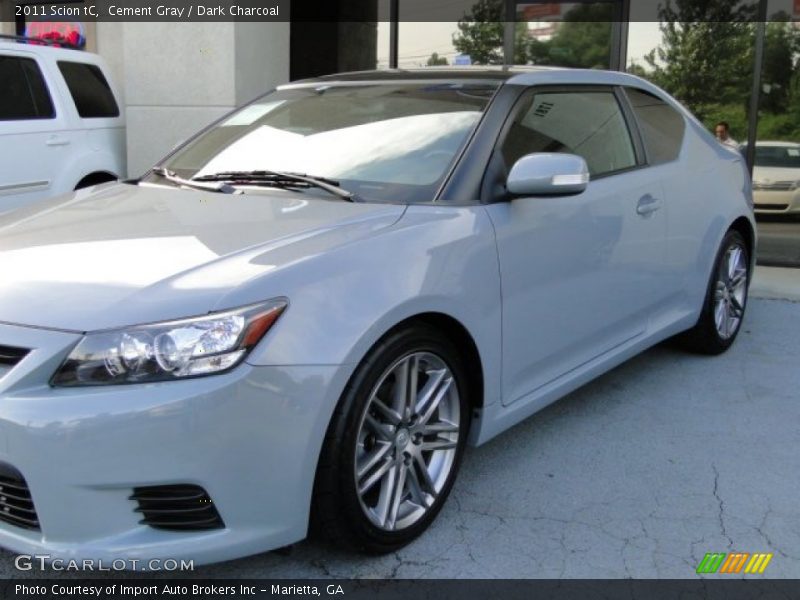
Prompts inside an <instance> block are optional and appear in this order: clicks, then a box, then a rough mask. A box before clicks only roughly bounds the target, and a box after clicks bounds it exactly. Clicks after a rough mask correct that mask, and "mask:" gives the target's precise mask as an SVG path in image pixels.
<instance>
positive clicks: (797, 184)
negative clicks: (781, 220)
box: [753, 142, 800, 214]
mask: <svg viewBox="0 0 800 600" xmlns="http://www.w3.org/2000/svg"><path fill="white" fill-rule="evenodd" d="M753 203H754V204H755V212H757V213H763V214H779V213H783V214H786V213H790V214H800V144H796V143H792V142H757V143H756V159H755V164H754V166H753Z"/></svg>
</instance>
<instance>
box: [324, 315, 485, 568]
mask: <svg viewBox="0 0 800 600" xmlns="http://www.w3.org/2000/svg"><path fill="white" fill-rule="evenodd" d="M420 353H426V354H420ZM410 355H415V356H417V355H422V356H426V355H427V356H435V357H438V358H439V359H441V360H442V361H443V364H445V365H446V367H447V368H448V369H449V371H450V374H451V375H452V384H450V385H451V386H455V390H456V393H457V395H458V398H457V400H455V399H454V398H453V397H452V396H451V395H450V394H451V393H452V392H451V391H448V392H446V394H445V397H446V398H448V400H447V403H448V406H450V405H454V406H458V419H457V420H458V432H457V433H452V432H451V433H448V434H445V436H450V437H451V438H452V437H455V436H457V438H458V439H457V442H453V441H452V440H451V441H450V443H451V444H453V443H455V448H454V450H455V452H454V454H453V452H452V450H446V451H442V452H441V453H440V454H439V455H438V456H441V455H442V454H446V455H447V456H448V457H449V458H448V462H447V463H444V464H448V465H450V466H449V472H447V473H446V474H443V475H440V477H441V478H442V481H444V483H443V486H442V487H441V490H440V491H439V493H438V495H432V496H431V499H430V502H431V503H430V506H429V507H428V508H427V509H424V508H422V507H420V510H424V512H423V513H422V516H421V517H417V519H418V520H416V521H415V522H413V523H411V524H410V525H409V526H407V527H402V528H401V527H397V528H396V529H394V530H387V529H385V528H381V527H379V526H377V525H376V524H375V523H374V522H373V521H372V520H371V519H370V517H369V516H368V512H367V511H368V510H369V508H367V507H366V506H365V505H364V504H362V503H363V502H364V500H363V496H360V495H359V493H358V491H357V488H356V486H357V477H356V465H357V464H358V463H357V460H359V459H358V458H357V452H361V453H362V454H361V456H362V458H361V459H360V460H362V461H363V460H365V459H364V456H365V454H366V450H365V447H366V441H364V439H363V436H364V432H365V431H367V429H369V426H368V425H367V424H366V421H365V415H366V413H367V412H368V411H367V409H368V406H370V407H373V404H372V402H371V397H372V395H373V392H376V393H379V392H380V390H382V389H383V388H380V387H377V386H378V384H379V383H381V385H389V384H387V381H392V379H391V378H394V380H399V378H398V377H397V376H394V375H388V376H387V373H389V372H390V370H391V368H392V367H393V366H394V365H396V364H398V363H400V362H402V360H403V359H404V357H408V356H410ZM422 362H424V361H422ZM415 364H420V363H415ZM431 372H433V371H429V373H431ZM387 377H389V378H390V379H387ZM425 380H431V379H428V378H427V376H426V375H422V377H421V378H420V383H419V388H417V389H421V388H422V384H423V383H424V382H425ZM467 381H468V379H467V377H466V374H465V370H464V363H463V360H462V358H461V356H460V354H459V353H458V351H457V350H456V348H455V347H454V346H453V344H452V343H450V342H449V341H448V340H447V339H446V338H445V337H444V336H443V335H442V334H441V333H439V332H438V331H437V330H435V329H432V328H431V327H429V326H423V325H410V326H409V327H405V328H403V329H400V330H397V331H395V332H392V333H390V334H388V335H387V336H386V337H385V338H384V339H382V340H381V341H380V342H378V344H377V345H376V346H374V347H373V348H372V349H371V350H370V352H369V354H368V355H367V357H366V358H365V359H364V360H363V361H362V362H361V364H360V365H359V366H358V367H357V369H356V370H355V372H354V374H353V376H352V377H351V379H350V381H349V383H348V385H347V387H346V388H345V390H344V392H343V394H342V398H341V400H340V401H339V404H338V406H337V408H336V410H335V412H334V414H333V417H332V419H331V423H330V425H329V427H328V431H327V433H326V436H325V441H324V443H323V447H322V452H321V454H320V459H319V464H318V466H317V473H316V479H315V482H314V494H313V500H312V506H311V532H312V534H313V535H315V536H316V537H322V538H324V539H327V540H328V541H330V542H331V543H333V544H336V545H337V546H343V547H345V548H347V549H349V550H355V551H359V552H365V553H369V554H383V553H387V552H392V551H395V550H397V549H399V548H401V547H403V546H405V545H406V544H408V543H410V542H411V541H412V540H414V539H415V538H416V537H418V536H419V535H420V534H421V533H423V532H424V531H425V530H426V529H427V528H428V526H430V524H431V523H432V522H433V520H434V519H435V518H436V515H437V514H438V513H439V511H440V510H441V508H442V505H443V504H444V502H445V500H446V499H447V496H448V494H449V493H450V490H451V489H452V486H453V482H454V481H455V479H456V475H457V473H458V469H459V466H460V464H461V459H462V457H463V454H464V447H465V444H466V440H467V434H468V429H469V420H470V418H469V406H470V404H469V398H468V394H469V390H468V388H467V385H466V383H467ZM437 385H438V384H437ZM387 389H388V388H387ZM448 389H451V388H448ZM391 390H392V391H394V388H391ZM380 393H382V392H380ZM444 403H445V400H442V403H441V405H442V406H444ZM387 404H388V403H387ZM369 410H370V411H374V408H370V409H369ZM441 410H443V409H439V408H437V409H436V412H435V414H436V419H438V420H440V421H441V420H442V419H441V418H440V416H439V415H440V414H441ZM373 414H377V413H373V412H370V415H373ZM430 418H431V421H430V422H431V423H433V422H434V421H433V417H430ZM411 421H413V418H411ZM403 423H405V421H404V422H403ZM387 427H389V428H390V429H391V426H390V425H387ZM403 427H405V425H403V424H398V425H397V427H396V430H397V431H396V432H395V433H391V432H390V433H389V435H390V436H398V437H399V436H400V430H401V428H403ZM410 427H411V426H410V425H409V430H408V431H410ZM360 437H361V439H360ZM435 438H436V440H438V438H439V435H436V436H435ZM375 439H377V436H376V437H375ZM375 439H373V442H374V443H380V444H385V445H387V447H389V448H391V450H390V451H389V452H391V453H392V454H396V455H397V458H396V459H391V460H398V461H401V460H403V459H402V455H404V454H405V453H404V452H402V451H401V449H400V446H395V444H399V443H400V442H399V441H398V440H397V439H395V441H394V442H389V441H383V440H379V441H377V442H375ZM412 439H413V440H414V441H413V444H417V445H418V444H422V443H423V441H424V440H425V438H424V437H413V438H412ZM427 439H430V437H428V438H427ZM411 447H412V443H408V448H411ZM421 447H424V444H423V445H422V446H420V448H421ZM428 456H432V453H431V454H429V455H428ZM389 460H390V459H389V458H386V459H384V460H382V461H381V463H380V464H383V463H384V462H388V461H389ZM405 460H406V461H409V462H406V463H404V464H406V465H408V464H409V463H414V460H412V459H410V458H406V459H405ZM430 460H431V464H433V461H432V459H430ZM362 464H363V463H362ZM398 468H402V467H401V466H400V465H399V464H398ZM406 469H407V471H406V472H407V473H408V472H409V471H411V470H414V471H415V473H420V471H419V467H417V465H416V463H414V464H412V465H411V466H409V467H406ZM411 475H412V474H409V475H408V479H409V482H408V483H407V484H405V485H406V486H407V487H408V490H409V491H408V494H407V495H406V494H405V493H403V498H406V499H407V501H408V502H409V503H410V502H411V500H412V497H411V482H410V479H411ZM414 480H415V482H416V483H418V482H419V481H420V480H421V477H420V478H418V477H417V476H416V475H414ZM427 481H430V479H428V480H427ZM375 485H376V486H378V487H379V488H380V490H379V492H380V494H383V493H384V491H383V485H384V479H383V478H381V479H380V480H379V482H378V483H377V484H375ZM394 489H395V490H396V489H397V487H395V488H394ZM402 489H403V487H402V486H401V492H402ZM420 489H421V488H420V487H416V491H417V493H419V491H420ZM426 489H430V488H426ZM389 494H391V492H389ZM423 495H425V496H426V499H427V492H423ZM434 496H435V499H432V498H433V497H434ZM424 504H427V502H425V503H424ZM408 506H410V504H408ZM373 518H375V517H373Z"/></svg>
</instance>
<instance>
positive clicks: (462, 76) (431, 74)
mask: <svg viewBox="0 0 800 600" xmlns="http://www.w3.org/2000/svg"><path fill="white" fill-rule="evenodd" d="M417 80H419V81H425V80H440V81H465V80H474V81H482V82H487V81H496V82H498V83H505V84H508V85H524V86H530V85H558V84H579V85H580V84H586V85H629V86H635V87H639V88H643V89H645V90H648V91H650V92H651V93H654V94H656V95H662V94H663V90H660V89H659V88H657V87H656V86H654V85H653V84H651V83H650V82H648V81H647V80H645V79H642V78H641V77H637V76H635V75H631V74H629V73H623V72H621V71H603V70H599V69H572V68H568V67H550V66H539V65H536V66H525V65H514V66H501V65H497V66H477V65H473V66H463V67H462V66H459V67H453V66H446V67H422V68H418V69H378V70H373V71H353V72H349V73H335V74H332V75H322V76H320V77H315V78H311V79H302V80H298V81H293V82H291V83H289V84H287V85H286V86H281V87H291V86H295V85H309V84H312V85H313V84H315V83H326V84H334V85H335V84H336V83H339V82H341V83H345V84H347V83H356V82H362V81H363V82H370V83H377V82H381V81H387V82H388V81H417Z"/></svg>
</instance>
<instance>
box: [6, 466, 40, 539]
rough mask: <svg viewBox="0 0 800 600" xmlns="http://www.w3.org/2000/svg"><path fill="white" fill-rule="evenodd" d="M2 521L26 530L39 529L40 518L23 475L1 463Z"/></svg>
mask: <svg viewBox="0 0 800 600" xmlns="http://www.w3.org/2000/svg"><path fill="white" fill-rule="evenodd" d="M0 521H5V522H6V523H11V524H12V525H16V526H17V527H24V528H25V529H35V530H38V529H39V517H37V516H36V508H35V507H34V506H33V498H31V492H30V490H29V489H28V484H27V482H26V481H25V478H24V477H23V476H22V473H20V472H19V471H17V470H16V469H15V468H14V467H12V466H11V465H7V464H4V463H0Z"/></svg>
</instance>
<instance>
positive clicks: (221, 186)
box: [153, 167, 242, 194]
mask: <svg viewBox="0 0 800 600" xmlns="http://www.w3.org/2000/svg"><path fill="white" fill-rule="evenodd" d="M153 173H155V174H156V175H161V177H163V178H164V179H167V180H169V181H171V182H173V183H177V184H178V185H182V186H185V187H190V188H194V189H196V190H206V191H209V192H220V193H221V194H241V193H242V191H241V190H237V189H236V188H235V187H233V186H232V185H230V184H228V183H225V182H224V181H220V182H219V183H201V182H200V181H194V180H192V179H184V178H183V177H179V176H178V175H176V174H175V173H173V172H172V171H170V170H169V169H165V168H164V167H155V168H154V169H153Z"/></svg>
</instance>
